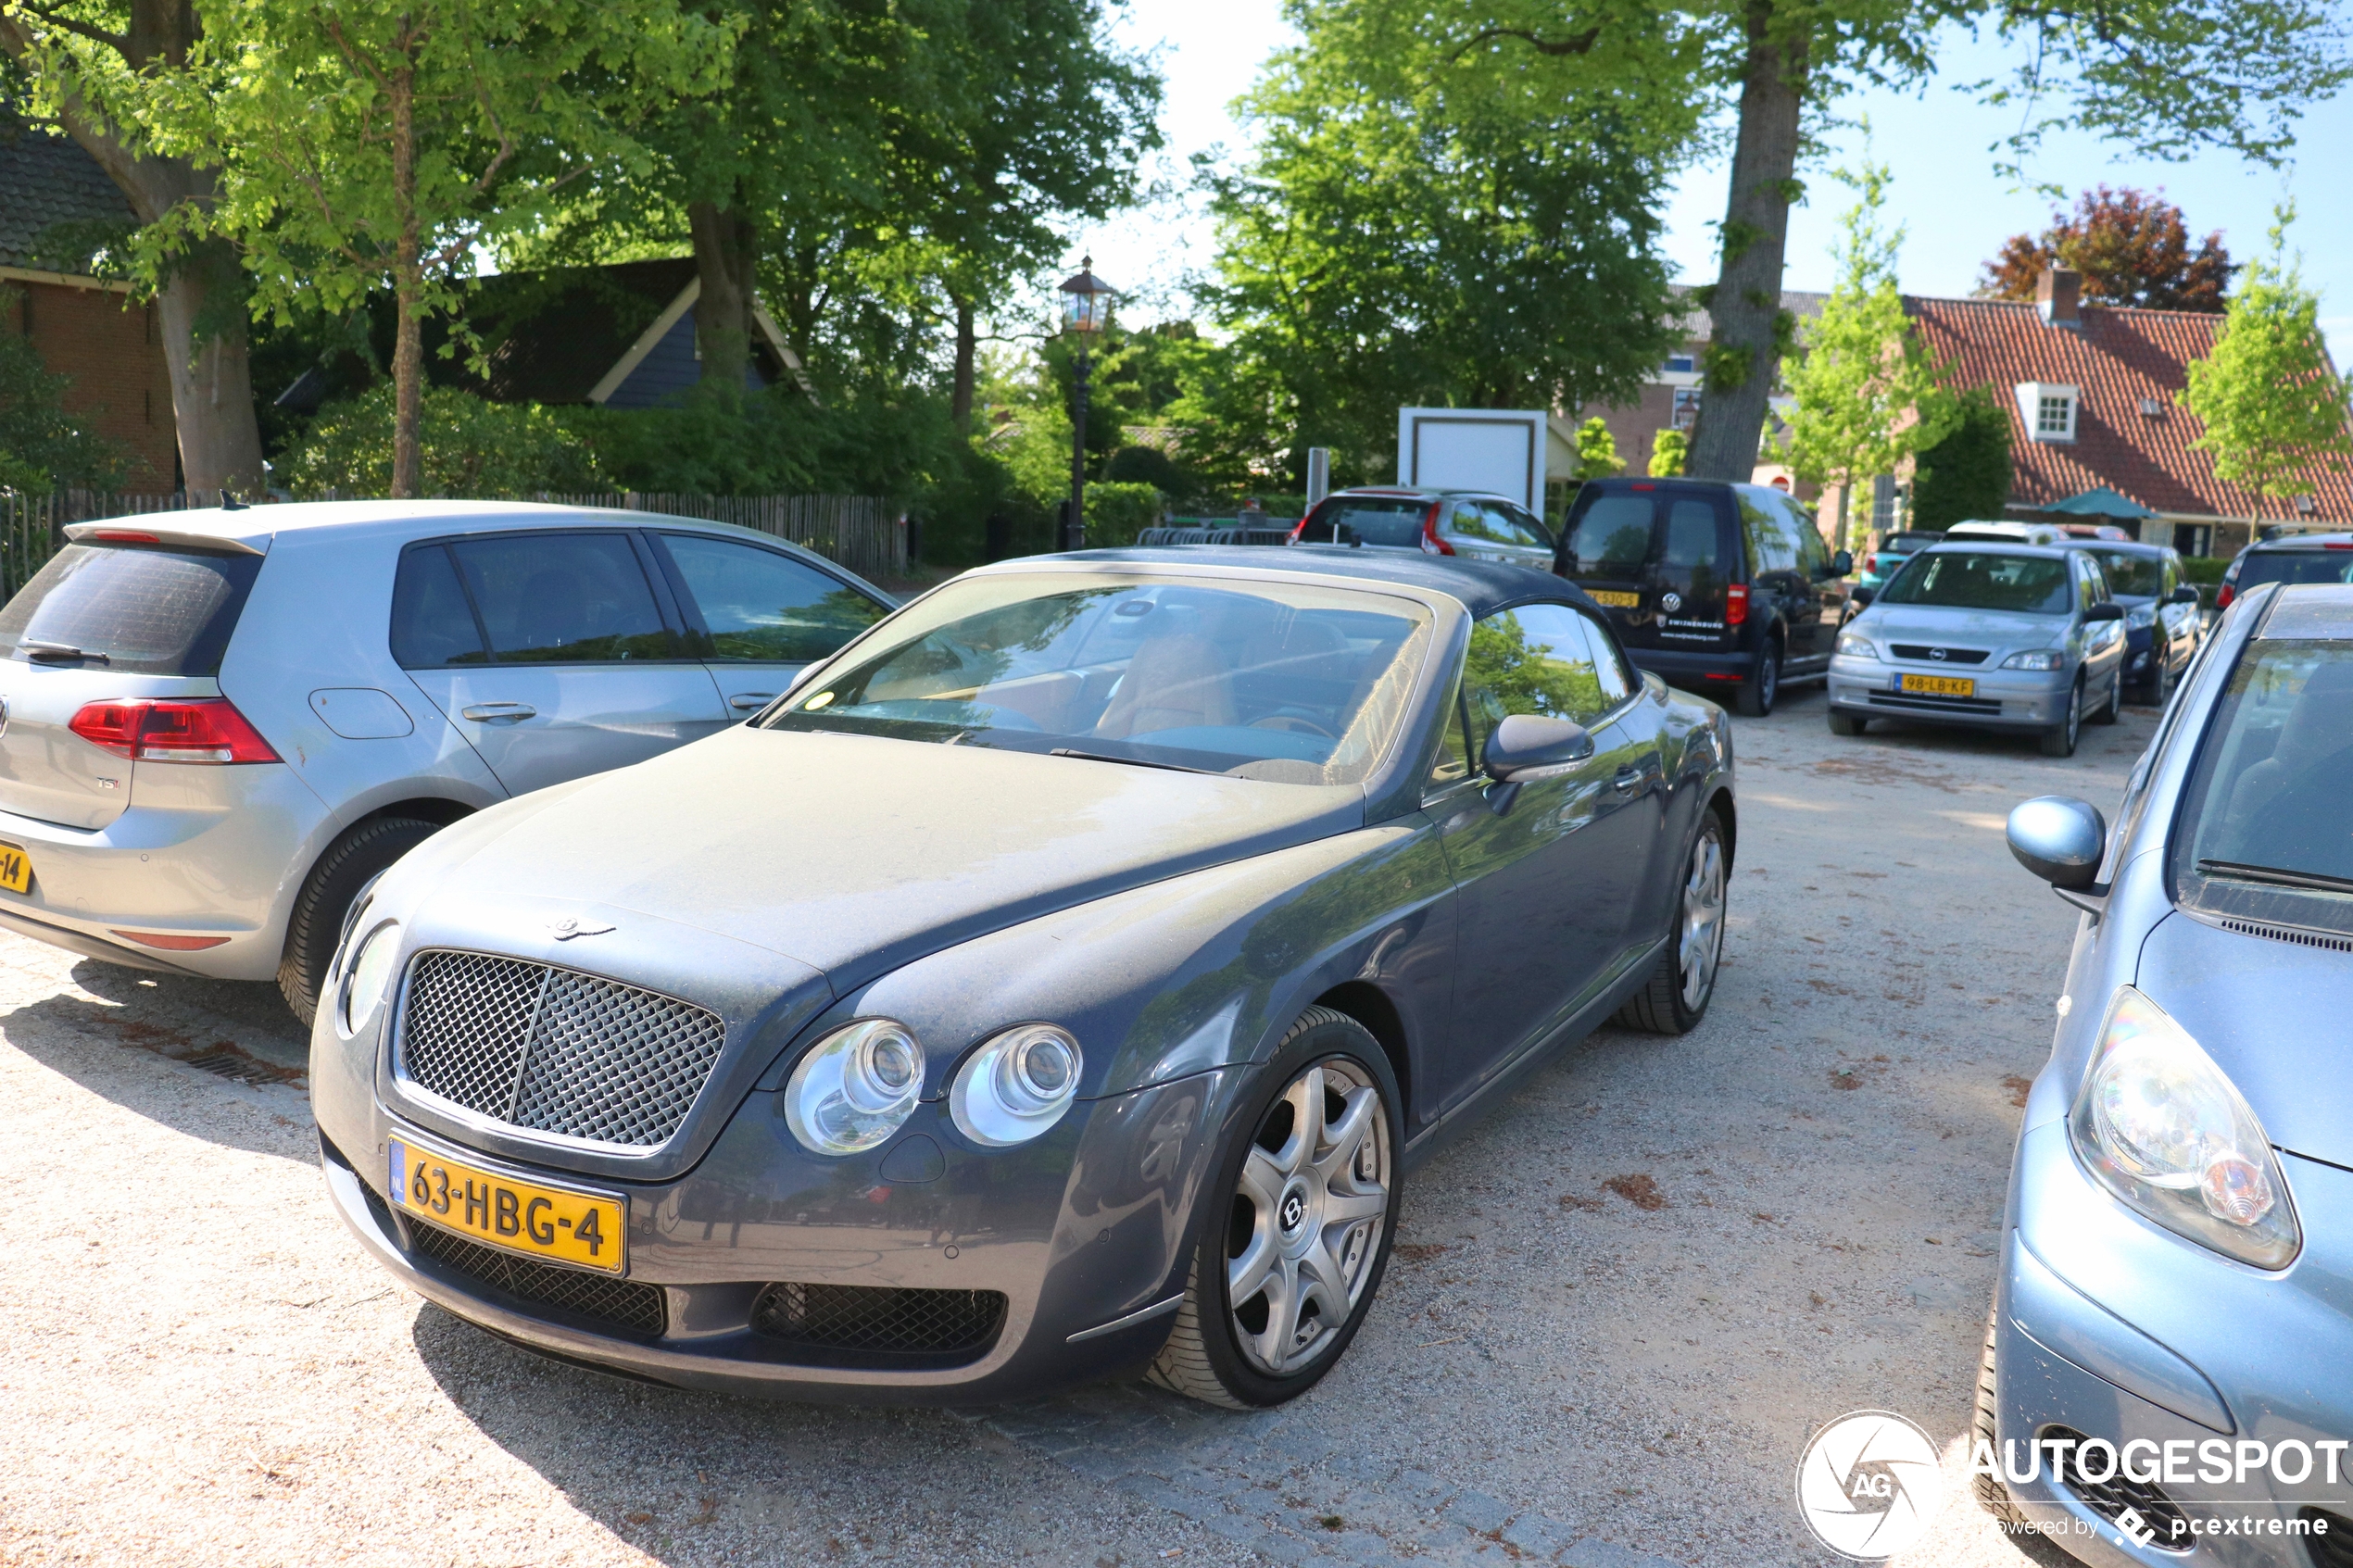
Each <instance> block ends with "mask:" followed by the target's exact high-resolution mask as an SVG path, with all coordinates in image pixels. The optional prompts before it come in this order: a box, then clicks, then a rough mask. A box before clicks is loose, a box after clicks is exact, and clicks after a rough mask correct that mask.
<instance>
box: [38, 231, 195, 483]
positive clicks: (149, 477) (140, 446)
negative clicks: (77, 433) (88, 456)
mask: <svg viewBox="0 0 2353 1568" xmlns="http://www.w3.org/2000/svg"><path fill="white" fill-rule="evenodd" d="M0 290H5V291H6V292H7V293H8V294H9V295H13V297H11V298H9V299H8V301H7V310H6V316H7V318H8V320H6V327H7V329H8V330H11V331H14V332H18V333H19V334H20V335H22V336H23V337H25V338H27V339H28V340H30V341H31V345H32V350H33V352H34V353H35V354H37V355H39V356H40V358H41V362H42V364H43V365H44V366H45V367H46V368H47V369H49V370H52V371H54V372H56V373H57V374H59V375H62V376H65V377H67V378H68V382H69V384H68V386H67V389H66V395H65V406H66V409H67V411H68V412H69V413H72V414H75V415H78V416H82V417H86V418H87V419H88V420H90V423H91V424H92V426H94V428H95V429H96V430H97V432H98V433H99V434H101V435H103V436H105V437H106V438H107V440H109V441H112V442H114V443H115V444H116V445H120V446H121V447H122V448H124V449H125V450H126V451H127V452H128V453H129V454H130V455H131V462H132V469H131V472H130V474H129V475H128V476H127V477H126V478H125V481H124V486H123V487H124V488H125V489H128V490H151V491H157V490H175V489H177V488H179V471H180V460H179V453H180V435H179V428H178V426H177V425H176V424H175V423H174V422H173V420H172V415H171V377H170V370H169V369H168V367H167V366H166V365H165V363H164V357H163V345H162V344H161V342H160V341H159V336H160V332H159V327H160V324H159V323H158V322H157V320H156V307H154V306H153V305H140V304H136V303H134V302H132V301H131V299H130V298H129V296H128V295H125V294H123V293H122V292H120V291H119V290H116V289H109V288H104V287H99V286H96V285H95V284H93V283H66V282H35V281H32V280H31V279H28V278H25V277H22V276H17V277H9V276H7V274H6V271H4V270H0Z"/></svg>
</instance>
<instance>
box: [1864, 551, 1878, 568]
mask: <svg viewBox="0 0 2353 1568" xmlns="http://www.w3.org/2000/svg"><path fill="white" fill-rule="evenodd" d="M1863 570H1864V571H1878V570H1879V552H1878V551H1877V550H1873V551H1872V552H1871V553H1870V554H1869V555H1867V556H1865V557H1864V558H1863Z"/></svg>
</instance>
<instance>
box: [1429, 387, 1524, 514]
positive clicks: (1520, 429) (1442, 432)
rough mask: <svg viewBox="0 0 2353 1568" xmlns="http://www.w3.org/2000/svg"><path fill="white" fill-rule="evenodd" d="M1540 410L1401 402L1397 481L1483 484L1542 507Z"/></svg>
mask: <svg viewBox="0 0 2353 1568" xmlns="http://www.w3.org/2000/svg"><path fill="white" fill-rule="evenodd" d="M1544 431H1545V415H1544V414H1543V413H1542V412H1541V411H1535V410H1526V411H1524V410H1521V409H1516V408H1400V409H1398V410H1397V483H1400V484H1410V485H1415V486H1417V487H1420V488H1424V489H1429V490H1486V491H1491V492H1493V493H1494V494H1496V495H1508V496H1510V497H1511V498H1512V499H1513V500H1515V501H1517V502H1518V503H1519V504H1520V505H1521V506H1523V507H1526V508H1528V509H1529V511H1531V512H1534V513H1536V514H1537V515H1538V516H1539V517H1541V516H1542V515H1543V512H1544Z"/></svg>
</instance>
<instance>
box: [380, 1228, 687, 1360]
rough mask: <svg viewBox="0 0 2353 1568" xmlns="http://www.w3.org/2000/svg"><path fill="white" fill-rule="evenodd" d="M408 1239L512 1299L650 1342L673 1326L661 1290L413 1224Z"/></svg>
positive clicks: (445, 1264) (439, 1260) (446, 1264)
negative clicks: (540, 1259) (608, 1327)
mask: <svg viewBox="0 0 2353 1568" xmlns="http://www.w3.org/2000/svg"><path fill="white" fill-rule="evenodd" d="M409 1235H410V1236H413V1237H415V1238H416V1241H415V1247H416V1250H417V1251H419V1252H422V1253H423V1254H424V1255H425V1256H426V1257H428V1258H431V1259H432V1260H433V1261H434V1262H436V1263H439V1264H441V1265H442V1266H443V1267H444V1268H448V1269H455V1270H456V1271H457V1272H458V1273H461V1274H465V1275H467V1276H469V1277H470V1278H472V1279H478V1280H480V1281H481V1282H482V1283H483V1284H484V1285H487V1286H491V1287H492V1288H494V1289H497V1290H503V1291H505V1292H506V1293H507V1294H508V1295H510V1296H518V1297H521V1298H522V1299H523V1300H525V1301H535V1302H537V1303H538V1304H539V1305H541V1306H543V1307H553V1308H555V1309H556V1310H557V1311H561V1312H570V1313H572V1314H573V1315H574V1316H575V1317H584V1318H595V1319H596V1320H597V1321H598V1322H599V1323H610V1324H611V1325H612V1326H613V1327H615V1328H620V1329H626V1330H627V1331H628V1332H630V1333H632V1334H642V1335H645V1336H647V1337H648V1338H656V1337H659V1336H661V1332H662V1330H663V1329H664V1328H665V1327H666V1326H667V1325H668V1322H669V1315H668V1311H667V1303H666V1302H665V1300H664V1298H663V1296H662V1293H661V1287H660V1286H652V1285H635V1284H632V1283H631V1282H630V1281H628V1280H625V1279H613V1278H610V1277H609V1276H607V1275H604V1274H592V1273H588V1272H587V1271H586V1270H585V1269H567V1268H565V1267H563V1266H562V1265H560V1264H558V1263H542V1262H537V1261H534V1260H532V1259H529V1258H518V1257H515V1256H514V1255H512V1254H511V1253H507V1252H501V1251H499V1250H498V1249H497V1248H495V1247H484V1246H483V1245H482V1244H481V1243H480V1242H478V1241H469V1240H467V1239H466V1238H465V1237H464V1236H458V1235H455V1234H453V1233H451V1232H449V1231H445V1230H442V1229H439V1228H438V1227H436V1226H434V1225H428V1224H425V1223H422V1222H420V1221H418V1220H415V1219H413V1218H412V1219H411V1220H410V1221H409Z"/></svg>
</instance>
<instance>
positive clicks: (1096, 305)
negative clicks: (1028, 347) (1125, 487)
mask: <svg viewBox="0 0 2353 1568" xmlns="http://www.w3.org/2000/svg"><path fill="white" fill-rule="evenodd" d="M1094 265H1095V258H1094V257H1091V256H1088V257H1080V259H1079V263H1078V276H1076V277H1075V278H1072V279H1070V280H1069V281H1067V282H1064V283H1063V286H1062V296H1063V326H1064V327H1066V328H1068V329H1069V330H1070V331H1071V332H1074V333H1076V334H1077V348H1078V359H1077V363H1076V367H1075V374H1074V377H1073V384H1072V389H1071V390H1072V394H1073V395H1072V397H1071V435H1070V504H1069V506H1068V508H1066V509H1065V512H1064V515H1063V536H1062V539H1061V541H1060V545H1061V547H1062V548H1063V549H1065V550H1076V549H1078V548H1080V547H1082V546H1084V545H1085V544H1086V542H1087V343H1088V339H1089V338H1092V337H1093V336H1094V335H1095V334H1096V333H1097V332H1101V331H1102V330H1103V324H1104V322H1105V321H1106V320H1108V319H1109V317H1110V315H1111V296H1112V286H1111V285H1110V284H1109V283H1106V282H1103V281H1102V280H1101V278H1098V277H1097V276H1095V274H1094V273H1093V272H1092V271H1091V270H1089V269H1091V268H1092V267H1093V266H1094Z"/></svg>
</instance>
